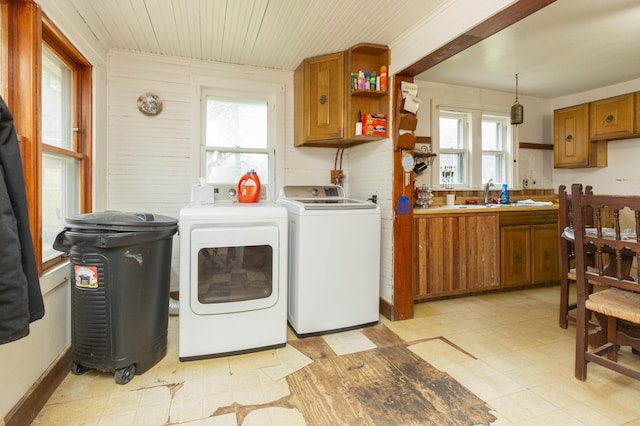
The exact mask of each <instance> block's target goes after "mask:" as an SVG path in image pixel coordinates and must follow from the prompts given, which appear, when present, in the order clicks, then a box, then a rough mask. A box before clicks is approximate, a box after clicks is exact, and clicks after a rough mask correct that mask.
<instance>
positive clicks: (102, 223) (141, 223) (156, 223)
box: [65, 211, 178, 231]
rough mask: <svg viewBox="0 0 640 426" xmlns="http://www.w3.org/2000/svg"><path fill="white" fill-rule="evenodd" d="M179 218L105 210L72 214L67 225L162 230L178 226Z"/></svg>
mask: <svg viewBox="0 0 640 426" xmlns="http://www.w3.org/2000/svg"><path fill="white" fill-rule="evenodd" d="M177 225H178V219H175V218H173V217H169V216H163V215H159V214H153V213H128V212H120V211H104V212H94V213H84V214H79V215H75V216H70V217H68V218H67V219H66V221H65V226H67V227H68V228H72V229H99V230H113V231H160V230H165V229H172V228H176V227H177Z"/></svg>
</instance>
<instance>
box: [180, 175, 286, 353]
mask: <svg viewBox="0 0 640 426" xmlns="http://www.w3.org/2000/svg"><path fill="white" fill-rule="evenodd" d="M214 192H215V201H214V203H213V204H201V205H190V206H187V207H184V208H183V209H182V210H181V211H180V284H179V287H180V293H179V294H180V302H179V306H180V316H179V324H180V325H179V333H180V334H179V356H180V360H181V361H185V360H189V359H198V358H206V357H214V356H222V355H228V354H232V353H241V352H248V351H255V350H261V349H266V348H273V347H279V346H284V345H285V344H286V341H287V316H286V306H287V243H288V242H287V232H288V231H287V210H286V209H285V208H284V207H283V206H280V205H277V204H274V203H272V202H269V201H268V200H266V199H264V197H263V200H261V202H258V203H252V204H245V203H237V202H235V188H234V187H233V186H223V187H216V188H214ZM262 192H263V193H264V194H266V193H267V190H266V188H263V191H262Z"/></svg>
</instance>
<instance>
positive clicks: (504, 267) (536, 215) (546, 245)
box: [500, 210, 560, 288]
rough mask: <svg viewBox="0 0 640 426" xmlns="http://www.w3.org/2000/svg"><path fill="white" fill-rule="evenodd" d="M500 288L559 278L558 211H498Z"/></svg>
mask: <svg viewBox="0 0 640 426" xmlns="http://www.w3.org/2000/svg"><path fill="white" fill-rule="evenodd" d="M500 248H501V256H500V257H501V259H500V265H501V271H500V283H501V287H502V288H509V287H519V286H525V285H533V284H540V283H547V282H555V281H558V280H559V279H560V258H559V244H558V212H557V210H544V211H523V212H503V213H500Z"/></svg>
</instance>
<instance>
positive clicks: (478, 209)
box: [413, 203, 558, 215]
mask: <svg viewBox="0 0 640 426" xmlns="http://www.w3.org/2000/svg"><path fill="white" fill-rule="evenodd" d="M536 210H540V211H542V210H558V204H556V203H553V204H551V205H546V206H535V205H534V206H523V205H515V204H487V205H479V204H456V205H454V206H435V207H434V206H432V207H428V208H414V209H413V214H414V215H431V214H457V213H497V212H516V211H536Z"/></svg>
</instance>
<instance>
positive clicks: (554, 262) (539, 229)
mask: <svg viewBox="0 0 640 426" xmlns="http://www.w3.org/2000/svg"><path fill="white" fill-rule="evenodd" d="M531 237H532V248H531V251H532V256H531V258H532V264H531V282H532V283H533V284H537V283H543V282H550V281H557V280H559V279H560V257H559V248H558V227H557V225H556V224H544V225H531Z"/></svg>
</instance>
